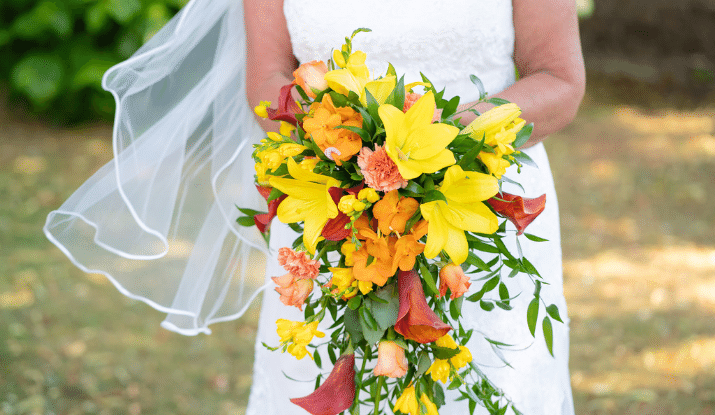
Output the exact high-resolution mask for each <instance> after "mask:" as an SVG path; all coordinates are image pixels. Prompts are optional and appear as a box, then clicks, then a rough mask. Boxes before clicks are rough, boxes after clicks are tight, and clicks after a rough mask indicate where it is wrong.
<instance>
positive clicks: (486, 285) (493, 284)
mask: <svg viewBox="0 0 715 415" xmlns="http://www.w3.org/2000/svg"><path fill="white" fill-rule="evenodd" d="M500 279H501V277H499V276H498V275H497V276H496V277H494V278H492V279H490V280H489V281H487V282H485V283H484V286H482V289H481V291H483V292H485V293H488V292H489V291H491V290H493V289H495V288H496V287H497V285H499V281H500Z"/></svg>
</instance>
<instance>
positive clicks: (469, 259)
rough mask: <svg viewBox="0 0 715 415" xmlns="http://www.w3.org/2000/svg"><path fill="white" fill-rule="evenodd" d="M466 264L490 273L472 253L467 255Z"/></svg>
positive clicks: (484, 264) (486, 266) (482, 262)
mask: <svg viewBox="0 0 715 415" xmlns="http://www.w3.org/2000/svg"><path fill="white" fill-rule="evenodd" d="M467 264H469V265H472V266H475V267H477V268H478V269H480V270H482V271H484V272H491V269H490V268H489V266H488V265H487V264H486V263H484V261H483V260H482V259H481V258H479V257H478V256H477V255H476V254H475V253H474V252H472V251H469V253H468V254H467Z"/></svg>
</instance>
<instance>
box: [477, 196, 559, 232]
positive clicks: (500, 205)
mask: <svg viewBox="0 0 715 415" xmlns="http://www.w3.org/2000/svg"><path fill="white" fill-rule="evenodd" d="M496 197H498V198H499V199H502V200H497V199H495V198H491V199H489V200H487V203H489V206H491V207H492V208H494V210H495V211H496V212H497V213H498V214H500V215H502V216H504V217H505V218H507V219H509V220H510V221H511V222H512V223H513V224H514V225H515V226H516V230H517V233H516V234H517V235H521V234H522V233H524V229H526V227H527V226H529V224H530V223H531V222H532V221H533V220H534V219H536V217H537V216H539V215H540V214H541V212H543V211H544V208H545V207H546V195H545V194H543V195H541V196H539V197H537V198H533V199H531V198H528V197H521V196H516V195H512V194H509V193H504V192H502V193H500V194H498V195H497V196H496Z"/></svg>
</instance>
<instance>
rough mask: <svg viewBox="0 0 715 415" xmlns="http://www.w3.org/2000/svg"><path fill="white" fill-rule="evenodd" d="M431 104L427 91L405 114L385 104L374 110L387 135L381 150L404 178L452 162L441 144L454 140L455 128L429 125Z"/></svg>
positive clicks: (432, 102)
mask: <svg viewBox="0 0 715 415" xmlns="http://www.w3.org/2000/svg"><path fill="white" fill-rule="evenodd" d="M435 107H436V106H435V100H434V94H433V93H432V91H429V92H427V93H426V94H425V95H424V96H423V97H421V98H420V99H418V100H417V102H415V104H414V105H412V107H411V108H410V109H409V110H408V111H407V113H403V112H402V111H401V110H399V109H397V108H395V107H394V106H392V105H389V104H385V105H381V106H380V108H379V109H378V114H379V115H380V119H382V122H383V123H384V125H385V133H386V134H387V137H386V138H385V151H386V152H387V155H388V156H389V157H390V158H391V159H392V161H394V162H395V164H396V165H397V168H398V170H399V171H400V174H401V175H402V177H403V178H404V179H405V180H410V179H414V178H415V177H418V176H419V175H421V174H422V173H434V172H436V171H437V170H440V169H442V168H444V167H447V166H451V165H453V164H454V163H455V160H454V154H452V152H451V151H449V150H447V149H446V148H445V147H447V145H448V144H449V143H451V142H452V140H454V138H455V137H456V136H457V133H459V129H458V128H457V127H453V126H451V125H447V124H432V117H433V116H434V111H435Z"/></svg>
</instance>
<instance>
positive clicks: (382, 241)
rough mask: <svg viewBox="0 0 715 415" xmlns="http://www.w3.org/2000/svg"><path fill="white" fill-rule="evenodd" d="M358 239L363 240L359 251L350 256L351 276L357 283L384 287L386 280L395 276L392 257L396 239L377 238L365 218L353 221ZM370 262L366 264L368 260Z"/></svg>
mask: <svg viewBox="0 0 715 415" xmlns="http://www.w3.org/2000/svg"><path fill="white" fill-rule="evenodd" d="M355 228H356V229H357V230H358V239H361V240H363V243H362V246H360V249H358V250H357V251H355V252H354V253H353V254H352V259H353V262H354V265H353V275H354V276H355V279H356V280H358V281H370V282H372V283H375V284H377V285H379V286H383V285H385V283H386V282H387V279H388V278H390V277H391V276H392V275H394V274H395V270H396V268H394V267H393V256H394V252H395V241H396V238H394V237H388V236H385V235H383V236H379V235H378V234H377V233H376V232H375V231H374V230H373V228H372V227H371V226H370V224H369V223H368V221H367V219H366V218H365V216H361V217H360V218H358V220H356V221H355ZM369 258H372V262H371V263H370V264H368V259H369Z"/></svg>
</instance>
